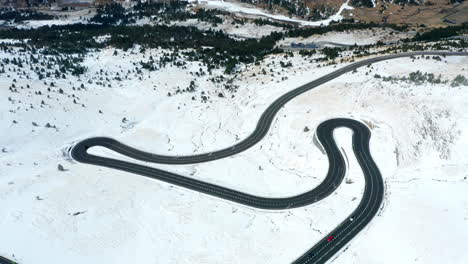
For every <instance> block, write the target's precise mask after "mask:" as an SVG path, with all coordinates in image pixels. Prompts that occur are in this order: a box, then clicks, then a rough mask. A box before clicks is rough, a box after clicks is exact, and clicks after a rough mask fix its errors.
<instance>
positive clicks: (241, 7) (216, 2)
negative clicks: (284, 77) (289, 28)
mask: <svg viewBox="0 0 468 264" xmlns="http://www.w3.org/2000/svg"><path fill="white" fill-rule="evenodd" d="M198 2H199V4H200V6H202V7H206V8H217V9H221V10H225V11H228V12H232V13H239V14H247V15H254V16H261V17H267V18H271V19H274V20H280V21H285V22H293V23H298V24H300V25H302V26H320V25H324V26H326V25H328V24H330V22H332V21H340V20H341V19H343V16H342V15H341V13H342V12H343V10H345V9H348V10H351V9H353V7H352V6H350V5H348V4H349V0H347V1H346V2H345V3H343V4H342V5H341V7H340V9H339V10H338V11H337V12H336V14H334V15H332V16H330V17H329V18H327V19H324V20H320V21H305V20H301V19H298V18H292V17H287V16H285V15H280V14H270V13H268V12H267V11H265V10H261V9H258V8H256V7H253V6H250V5H247V4H242V3H238V2H226V1H222V0H221V1H220V0H200V1H198Z"/></svg>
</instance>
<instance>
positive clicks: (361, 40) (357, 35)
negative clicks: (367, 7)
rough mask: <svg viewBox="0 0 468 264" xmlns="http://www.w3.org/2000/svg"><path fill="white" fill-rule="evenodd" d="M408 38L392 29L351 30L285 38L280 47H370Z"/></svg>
mask: <svg viewBox="0 0 468 264" xmlns="http://www.w3.org/2000/svg"><path fill="white" fill-rule="evenodd" d="M408 37H411V35H409V33H406V32H398V31H394V30H392V29H366V30H349V31H345V32H327V33H325V34H322V35H312V36H310V37H307V38H302V37H299V38H285V39H284V40H281V41H279V42H278V45H280V46H283V45H287V46H289V45H290V44H291V43H292V42H302V43H311V42H314V43H320V42H335V43H339V44H345V45H354V44H356V45H370V44H376V43H377V42H378V41H382V42H384V43H387V42H391V43H393V42H397V41H398V40H400V39H404V38H408Z"/></svg>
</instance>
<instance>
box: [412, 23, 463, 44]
mask: <svg viewBox="0 0 468 264" xmlns="http://www.w3.org/2000/svg"><path fill="white" fill-rule="evenodd" d="M467 31H468V23H463V24H461V25H457V26H449V27H444V28H434V29H432V30H429V31H427V32H424V33H422V34H420V33H419V32H418V33H417V34H416V36H415V37H414V38H413V41H436V40H440V39H443V38H449V37H453V36H457V35H461V34H463V33H466V32H467Z"/></svg>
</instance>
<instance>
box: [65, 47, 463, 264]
mask: <svg viewBox="0 0 468 264" xmlns="http://www.w3.org/2000/svg"><path fill="white" fill-rule="evenodd" d="M418 55H431V56H432V55H439V56H442V55H446V56H466V55H468V53H466V52H437V51H433V52H409V53H399V54H391V55H386V56H381V57H376V58H371V59H367V60H363V61H359V62H355V63H352V64H350V65H347V66H345V67H343V68H341V69H338V70H336V71H334V72H332V73H329V74H327V75H325V76H323V77H321V78H318V79H316V80H314V81H312V82H309V83H307V84H304V85H302V86H300V87H298V88H296V89H294V90H292V91H290V92H288V93H286V94H284V95H282V96H281V97H279V98H278V99H276V100H275V101H274V102H273V103H272V104H271V105H270V106H269V107H268V108H267V109H266V110H265V112H264V113H263V114H262V116H261V117H260V119H259V120H258V123H257V126H256V128H255V130H254V131H253V132H252V133H251V134H250V135H249V136H248V137H247V138H245V139H244V140H242V141H240V142H239V143H236V144H234V145H232V146H230V147H227V148H224V149H221V150H217V151H213V152H209V153H203V154H196V155H189V156H164V155H158V154H153V153H148V152H144V151H140V150H138V149H135V148H132V147H130V146H127V145H124V144H122V143H120V142H118V141H116V140H114V139H111V138H106V137H96V138H90V139H85V140H83V141H81V142H79V143H77V144H76V145H75V146H74V147H73V148H72V150H71V156H72V157H73V159H74V160H76V161H79V162H83V163H88V164H93V165H98V166H104V167H109V168H113V169H118V170H123V171H127V172H130V173H134V174H139V175H142V176H146V177H149V178H153V179H156V180H161V181H165V182H167V183H170V184H174V185H178V186H181V187H185V188H187V189H190V190H193V191H197V192H202V193H205V194H208V195H212V196H216V197H218V198H221V199H225V200H230V201H233V202H236V203H240V204H244V205H247V206H250V207H254V208H261V209H268V210H283V209H288V208H296V207H302V206H306V205H310V204H312V203H315V202H317V201H319V200H321V199H323V198H325V197H327V196H328V195H329V194H331V193H332V192H333V191H334V190H335V189H336V188H338V186H339V185H340V184H341V182H342V180H343V178H344V175H345V170H346V167H345V162H344V159H343V157H342V155H341V153H340V151H339V150H338V147H337V146H336V143H335V141H334V139H333V130H334V129H335V128H338V127H347V128H349V129H351V130H352V131H353V139H352V140H353V151H354V154H355V155H356V158H357V160H358V162H359V164H360V166H361V169H362V171H363V173H364V177H365V188H364V193H363V197H362V200H361V202H360V203H359V205H358V207H357V208H356V209H355V210H354V212H353V213H352V214H351V215H350V216H348V217H347V218H346V219H344V220H343V221H342V222H341V223H340V224H339V225H338V226H337V227H336V228H335V229H334V230H333V231H331V232H330V233H329V234H327V235H326V236H324V237H323V238H322V239H321V240H320V241H319V242H317V243H316V244H315V245H314V246H313V247H312V248H311V249H309V250H308V251H307V252H305V253H304V254H303V255H302V256H300V257H299V258H298V259H296V260H295V261H293V263H294V264H300V263H302V264H306V263H325V262H326V261H328V260H330V259H331V258H332V257H333V256H334V255H335V254H336V253H337V252H339V251H340V250H341V249H343V247H344V246H345V245H346V244H347V243H348V242H349V241H350V240H351V239H352V238H353V237H354V236H356V235H357V234H358V233H359V231H361V230H362V229H363V228H364V227H365V226H366V225H367V224H368V223H369V222H370V221H371V220H372V218H373V217H374V216H375V215H376V214H377V212H378V211H379V209H380V205H381V203H382V200H383V195H384V185H383V181H382V176H381V174H380V171H379V169H378V167H377V165H376V164H375V162H374V161H373V160H372V157H371V154H370V151H369V140H370V136H371V132H370V130H369V128H368V127H367V126H365V125H364V124H362V123H360V122H358V121H355V120H351V119H344V118H339V119H331V120H327V121H325V122H323V123H322V124H320V125H319V126H318V127H317V130H316V135H317V138H318V139H319V141H320V143H321V144H322V145H323V147H324V149H325V151H326V153H327V156H328V161H329V168H328V173H327V176H326V177H325V179H324V180H323V181H322V182H321V183H320V184H319V185H318V186H317V187H316V188H315V189H313V190H311V191H308V192H306V193H303V194H299V195H296V196H292V197H285V198H284V197H283V198H266V197H259V196H254V195H250V194H247V193H243V192H240V191H236V190H232V189H229V188H225V187H222V186H218V185H214V184H211V183H207V182H203V181H199V180H195V179H192V178H189V177H185V176H182V175H177V174H174V173H171V172H167V171H163V170H159V169H155V168H151V167H146V166H143V165H138V164H134V163H130V162H126V161H120V160H115V159H111V158H105V157H99V156H95V155H91V154H88V153H87V150H88V149H89V148H91V147H94V146H101V147H105V148H108V149H111V150H113V151H116V152H118V153H120V154H122V155H125V156H128V157H131V158H134V159H137V160H141V161H147V162H153V163H162V164H174V165H175V164H193V163H201V162H208V161H213V160H217V159H222V158H225V157H229V156H232V155H235V154H237V153H240V152H242V151H245V150H246V149H249V148H250V147H252V146H253V145H255V144H257V143H258V142H259V141H260V140H262V139H263V137H265V136H266V134H267V132H268V130H269V128H270V126H271V124H272V122H273V119H274V118H275V115H276V114H277V113H278V111H279V110H280V109H281V108H282V107H283V106H284V105H285V104H286V103H287V102H289V101H290V100H292V99H293V98H295V97H296V96H299V95H301V94H302V93H305V92H307V91H309V90H311V89H313V88H315V87H317V86H319V85H321V84H324V83H326V82H328V81H330V80H333V79H335V78H337V77H339V76H340V75H343V74H345V73H347V72H350V71H353V70H354V69H357V68H359V67H362V66H367V65H369V64H372V63H375V62H379V61H384V60H389V59H394V58H401V57H409V56H418ZM330 236H333V240H331V241H328V238H329V237H330Z"/></svg>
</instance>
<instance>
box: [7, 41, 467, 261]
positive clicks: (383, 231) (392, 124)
mask: <svg viewBox="0 0 468 264" xmlns="http://www.w3.org/2000/svg"><path fill="white" fill-rule="evenodd" d="M163 52H164V51H163V50H147V51H145V52H143V53H141V52H139V49H138V48H135V49H131V50H129V51H127V52H122V51H119V52H118V53H117V54H115V53H114V50H113V49H106V50H103V51H101V52H98V53H94V54H90V55H88V56H86V57H85V61H84V65H85V66H87V67H88V71H87V73H85V75H84V76H81V77H75V76H72V75H67V76H66V78H64V79H55V78H47V79H45V80H41V81H39V80H37V77H35V74H33V73H31V72H30V70H28V69H27V68H23V69H22V70H21V71H19V70H18V69H17V68H15V67H10V68H9V69H5V70H6V73H3V74H2V75H1V76H2V78H1V79H0V83H1V85H2V87H11V86H12V84H14V86H15V89H14V90H16V91H14V92H11V91H9V90H7V89H3V90H2V91H1V93H2V96H1V97H2V98H4V103H3V104H1V113H2V114H1V120H2V122H1V124H2V128H1V131H3V133H2V138H1V139H0V148H1V149H2V153H0V162H1V167H2V169H1V170H0V193H1V195H0V205H1V207H2V208H3V210H2V211H0V216H1V217H0V233H1V234H3V235H2V236H1V238H0V255H2V256H6V257H11V258H13V259H15V260H17V261H19V262H20V263H25V264H27V263H34V264H41V263H48V264H50V263H70V264H73V263H83V262H89V263H102V262H111V263H129V262H138V263H288V262H290V261H291V260H293V259H295V258H296V257H297V256H299V255H300V254H302V252H304V251H305V250H306V249H308V248H310V246H311V245H313V244H314V243H315V241H317V240H318V239H319V238H321V236H322V235H323V234H325V233H326V232H327V231H329V230H331V229H333V228H334V227H335V226H336V224H337V223H339V221H340V220H341V219H342V218H344V217H346V216H347V215H348V214H349V213H350V212H351V211H352V210H353V209H354V208H355V207H356V205H357V204H358V202H359V199H360V194H361V192H362V189H363V181H362V175H361V174H360V173H361V172H360V169H359V167H358V166H357V162H356V161H355V158H354V155H353V154H352V151H351V148H350V133H349V131H347V130H345V129H340V130H339V131H337V132H336V137H337V140H338V141H339V142H340V143H341V146H342V147H343V151H344V153H345V154H346V157H347V158H348V159H349V162H350V171H349V172H348V174H347V180H346V183H344V184H343V185H342V186H340V187H339V188H338V190H337V191H336V193H335V194H334V195H332V196H331V197H329V198H327V199H325V200H323V201H321V202H319V203H317V204H314V205H311V206H308V207H305V208H299V209H294V210H288V211H283V212H265V211H259V210H255V209H251V208H247V207H243V206H239V205H237V204H233V203H229V202H226V201H222V200H219V199H216V198H213V197H208V196H205V195H201V194H198V193H194V192H192V191H188V190H185V189H182V188H178V187H173V186H170V185H168V184H165V183H161V182H157V181H153V180H149V179H145V178H142V177H139V176H136V175H132V174H128V173H124V172H120V171H115V170H110V169H106V168H99V167H94V166H89V165H83V164H76V163H74V162H71V161H70V159H69V157H68V156H67V151H66V150H67V148H69V147H70V146H71V145H72V144H73V142H76V141H78V140H81V139H84V138H87V137H91V136H100V135H102V136H110V137H114V138H116V139H118V140H121V141H123V142H125V143H127V144H130V145H132V146H135V147H138V148H141V149H143V150H148V151H151V152H155V153H161V154H172V155H174V154H190V153H201V152H206V151H211V150H215V149H218V148H221V147H225V146H228V145H230V144H232V143H234V142H236V141H237V140H239V139H242V138H244V137H245V136H247V135H248V134H249V133H250V132H251V131H252V130H253V128H254V126H255V124H256V121H257V119H258V117H259V116H260V114H261V113H262V112H263V110H264V109H265V108H266V107H267V106H268V104H269V103H271V102H272V101H273V100H274V99H275V98H277V97H278V96H280V95H281V94H283V93H285V92H286V91H288V90H291V89H293V88H295V87H297V86H299V85H300V84H303V83H305V82H308V81H311V80H313V79H315V78H318V77H320V76H322V75H324V74H326V73H328V72H330V71H332V70H334V69H335V67H341V66H342V65H338V66H323V65H322V66H321V67H318V64H317V63H311V62H309V60H308V59H307V58H306V57H301V56H298V55H296V56H294V57H292V58H289V60H290V61H291V63H292V65H293V67H289V68H283V67H281V66H280V61H282V60H283V56H277V55H270V56H269V57H268V58H267V59H266V60H265V61H263V62H262V63H261V64H260V65H259V66H258V67H255V68H249V69H248V68H245V69H243V70H242V71H241V73H239V74H238V75H237V77H236V78H235V81H234V84H235V85H237V86H238V88H237V92H235V93H233V94H232V95H231V94H230V93H227V92H226V91H225V90H223V89H222V88H220V87H217V86H216V84H214V83H213V82H210V81H208V76H206V77H200V78H194V75H193V72H196V71H198V69H199V68H200V66H199V65H198V63H196V62H193V63H190V64H188V66H187V69H180V68H175V67H168V68H165V69H161V70H160V71H157V72H148V71H146V70H143V72H142V73H141V74H137V73H136V72H133V70H134V67H133V66H132V65H133V64H132V63H133V62H138V61H140V60H141V58H142V57H143V56H144V57H146V58H147V57H149V56H154V57H157V56H159V55H161V54H162V53H163ZM0 56H1V58H2V59H3V58H7V57H9V56H11V55H10V54H9V53H5V52H3V53H1V54H0ZM9 58H10V59H12V58H11V57H9ZM267 65H268V66H267ZM343 65H344V64H343ZM467 65H468V59H467V58H461V57H453V58H443V59H442V60H441V61H436V60H432V59H430V60H426V59H424V60H422V59H416V60H414V61H413V60H412V59H410V58H406V59H397V60H392V61H387V62H382V63H377V64H375V65H372V66H371V67H370V68H361V69H359V70H358V71H357V72H356V73H349V74H346V75H344V76H342V77H339V78H337V79H335V80H333V81H331V82H330V83H328V84H325V85H323V86H321V87H319V88H317V89H316V90H314V91H311V92H309V93H307V94H305V95H303V96H301V97H299V98H296V99H294V100H293V101H292V102H291V103H290V104H288V105H287V106H286V107H285V108H284V109H282V110H281V112H280V113H279V114H278V118H277V120H276V121H275V123H274V127H273V128H272V130H271V132H270V134H269V136H267V138H265V140H264V141H262V142H261V143H260V144H259V145H257V146H255V147H254V148H252V149H250V150H248V151H246V152H245V153H242V154H240V155H237V156H235V157H232V158H227V159H223V160H219V161H215V162H210V163H204V164H195V165H187V166H164V165H154V164H153V165H151V166H155V167H158V168H164V169H167V170H170V171H175V172H178V173H180V174H183V175H187V176H191V177H194V178H197V179H201V180H205V181H209V182H213V183H217V184H220V185H223V186H228V187H231V188H234V189H237V190H242V191H245V192H248V193H253V194H258V195H262V196H274V197H283V196H290V195H292V194H298V193H302V192H304V191H306V190H309V189H311V188H313V187H314V186H316V185H317V184H318V183H319V182H320V181H321V180H322V179H323V177H324V176H325V172H326V168H327V164H326V160H327V159H326V156H324V155H323V153H321V151H320V149H319V148H318V147H317V145H316V144H315V143H314V128H315V127H316V126H317V125H318V124H319V123H320V122H321V121H323V120H326V119H328V118H332V117H351V118H356V119H359V120H363V121H364V122H366V123H368V124H369V125H370V126H371V127H372V128H373V137H372V141H371V148H372V154H373V156H374V157H375V159H376V162H377V164H378V166H379V168H380V169H381V171H382V174H383V175H384V177H385V182H386V188H387V189H386V192H387V193H386V202H385V206H384V209H383V211H382V212H381V213H380V215H379V216H378V217H377V218H376V219H374V220H373V221H372V223H371V224H370V226H369V227H368V228H367V229H366V231H364V232H363V233H361V234H360V235H359V236H358V237H357V238H356V239H355V240H353V241H352V242H351V244H350V245H349V248H348V250H347V251H346V252H344V253H342V254H341V255H340V256H339V257H338V258H337V259H336V260H335V261H334V263H354V262H356V263H376V262H377V261H379V262H380V263H395V262H406V261H408V260H409V259H411V260H412V259H418V260H419V261H421V262H423V263H440V261H439V260H440V259H442V258H443V259H446V260H450V263H464V261H463V260H464V259H466V258H467V257H468V256H461V255H460V254H461V253H460V252H463V250H462V249H463V248H462V247H463V246H462V245H463V243H460V244H459V245H460V247H457V246H453V247H451V248H450V249H448V250H446V251H444V253H443V254H440V252H439V251H438V248H440V247H441V246H443V245H442V244H443V243H445V242H444V239H445V238H444V237H445V236H450V237H452V238H453V237H454V236H455V238H454V239H456V240H458V241H468V229H466V223H467V221H468V219H467V218H468V214H467V213H468V200H467V199H466V197H465V195H464V193H465V189H466V185H467V184H468V182H467V179H466V173H465V172H466V166H467V165H466V162H465V159H464V156H465V155H464V154H465V153H464V150H465V146H467V145H468V142H466V141H467V138H468V137H467V136H466V133H468V127H466V125H465V122H464V121H463V120H464V119H466V118H468V116H467V114H466V113H468V111H467V110H468V109H467V108H468V105H467V104H466V98H467V96H468V94H467V92H466V91H467V90H466V88H467V86H463V85H462V86H457V87H452V86H451V81H452V80H453V79H454V78H455V77H456V76H457V75H464V76H467V75H468V67H467ZM263 68H266V69H271V70H272V74H271V75H270V74H269V75H262V74H261V69H263ZM101 70H102V71H104V73H106V74H107V75H108V76H115V74H116V73H119V72H121V73H127V72H129V70H130V73H128V74H126V76H127V78H128V79H123V80H121V81H118V80H111V81H110V84H111V85H110V87H103V86H102V85H99V79H100V78H101V77H100V76H102V75H101V74H102V72H101ZM415 70H419V71H421V72H428V73H434V74H435V75H439V74H441V75H442V76H443V77H442V79H443V80H447V81H448V82H447V83H441V84H430V83H423V84H421V85H416V84H414V83H411V82H409V81H399V80H396V79H398V78H400V77H404V76H407V75H408V73H409V72H413V71H415ZM23 71H24V72H25V73H23ZM100 72H101V73H100ZM190 72H192V74H190ZM376 74H377V75H380V76H381V77H382V78H376V77H374V76H375V75H376ZM104 75H105V74H104ZM27 76H29V78H30V79H28V77H27ZM388 76H393V77H395V78H394V79H395V80H393V81H384V78H383V77H388ZM285 77H287V78H285ZM140 79H141V80H140ZM192 80H195V81H196V83H195V85H196V90H195V92H192V93H176V90H177V89H178V88H177V87H180V88H184V87H188V86H190V82H191V81H192ZM50 82H54V86H53V87H51V85H50ZM81 83H84V84H85V85H84V88H80V89H78V88H79V87H80V85H79V84H81ZM28 87H29V88H28ZM73 87H74V88H73ZM47 88H51V89H50V91H47ZM59 90H62V92H59ZM39 91H40V92H41V94H38V92H39ZM168 93H170V94H171V96H168ZM219 93H223V97H220V95H219ZM203 96H207V97H208V99H206V100H205V99H203ZM192 97H194V99H192ZM48 123H49V125H47V124H48ZM306 127H307V128H308V129H305V128H306ZM93 151H94V152H97V153H103V151H102V150H100V149H96V150H93ZM104 154H105V155H111V156H112V155H114V154H113V153H108V152H105V151H104ZM59 164H61V165H62V166H63V167H64V169H65V171H60V170H58V169H57V166H58V165H59ZM441 194H444V195H441ZM421 217H423V219H425V220H422V219H421ZM434 227H437V228H434ZM382 241H384V242H382ZM272 248H278V249H280V250H272ZM409 248H411V250H409ZM394 252H403V253H401V254H394ZM13 254H14V257H12V256H13ZM51 256H53V259H52V258H51Z"/></svg>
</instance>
